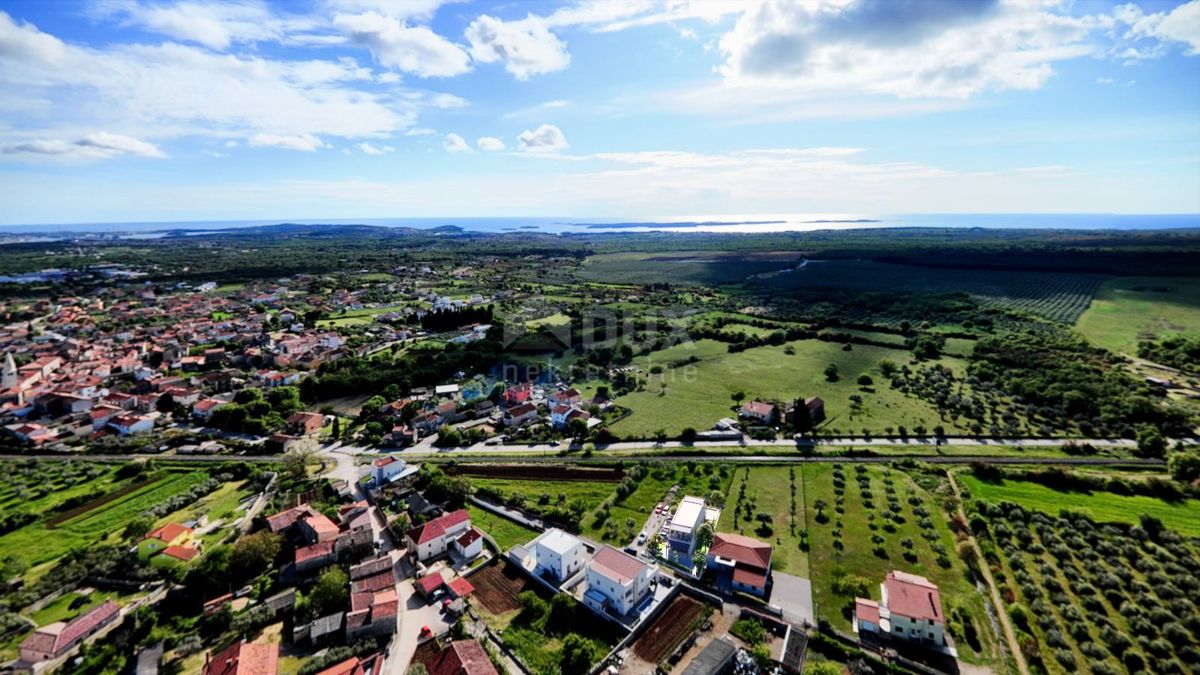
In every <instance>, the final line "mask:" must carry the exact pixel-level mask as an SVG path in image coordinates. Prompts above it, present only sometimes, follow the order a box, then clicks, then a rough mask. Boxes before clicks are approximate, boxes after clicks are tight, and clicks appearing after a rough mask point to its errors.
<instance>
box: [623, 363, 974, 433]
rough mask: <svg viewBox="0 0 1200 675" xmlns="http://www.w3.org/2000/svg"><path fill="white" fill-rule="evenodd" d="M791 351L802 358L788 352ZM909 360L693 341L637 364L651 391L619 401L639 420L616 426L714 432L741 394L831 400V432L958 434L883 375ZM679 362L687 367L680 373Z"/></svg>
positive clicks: (957, 368)
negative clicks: (868, 382) (733, 348)
mask: <svg viewBox="0 0 1200 675" xmlns="http://www.w3.org/2000/svg"><path fill="white" fill-rule="evenodd" d="M788 347H790V348H791V349H792V350H793V351H794V352H795V353H794V354H788V353H787V348H788ZM692 357H695V358H696V359H697V361H696V362H695V363H686V364H684V363H681V362H682V361H684V360H688V359H690V358H692ZM908 357H909V354H908V353H907V352H905V351H900V350H896V349H888V348H886V347H875V346H871V345H854V346H853V349H852V350H851V351H843V350H842V346H841V345H839V344H836V343H832V342H824V341H820V340H800V341H797V342H791V343H788V344H787V345H781V346H765V347H756V348H753V349H747V350H745V351H742V352H736V353H731V352H729V351H728V348H727V347H726V345H725V344H724V343H721V342H717V341H714V340H698V341H696V342H685V343H682V344H678V345H675V346H672V347H670V348H668V349H664V350H661V351H657V352H652V353H650V354H647V355H642V356H638V357H636V358H635V359H634V361H633V363H634V365H635V366H637V367H639V368H641V369H642V373H644V377H645V379H646V387H645V391H636V392H632V393H630V394H626V395H624V396H620V397H617V398H616V403H617V404H618V405H620V406H623V407H626V408H629V409H630V410H632V411H633V414H632V415H630V416H629V417H626V418H625V419H622V420H620V421H618V422H616V423H614V424H613V425H612V427H611V428H612V431H613V433H615V434H617V435H619V436H621V437H623V438H624V437H629V438H637V437H642V438H649V437H652V436H653V435H654V433H655V431H657V430H659V429H663V430H665V431H666V432H667V433H668V434H671V435H676V434H678V433H679V432H680V431H682V430H683V429H684V428H686V427H692V428H694V429H697V430H703V429H710V428H712V426H713V425H714V424H715V423H716V422H717V420H719V419H721V418H722V417H731V416H733V414H734V413H733V410H732V406H733V401H732V399H731V396H732V395H733V394H734V393H735V392H739V391H740V392H743V393H744V394H745V396H746V400H752V399H754V398H762V399H767V400H771V399H774V400H779V401H791V400H793V399H796V398H798V397H801V396H804V397H808V396H820V397H821V398H823V399H824V400H825V411H826V415H827V416H828V419H827V421H826V423H825V426H826V427H832V428H837V429H840V430H842V431H853V432H859V431H861V429H863V428H867V429H870V430H871V431H872V432H873V433H876V434H883V433H885V432H886V430H887V428H888V427H892V428H896V427H900V426H906V427H908V428H909V429H912V428H914V427H916V426H918V425H922V426H925V427H928V428H932V427H933V426H935V425H937V424H942V425H944V426H945V427H946V428H947V429H948V430H952V429H955V428H957V423H954V422H950V421H949V420H947V421H944V422H943V421H941V420H939V419H938V414H937V411H936V410H935V409H934V408H933V407H932V406H931V405H930V404H928V403H926V402H924V401H921V400H919V399H916V398H913V397H909V396H905V395H904V394H902V393H900V392H898V391H895V390H893V389H891V388H890V387H889V386H888V385H887V383H886V379H885V378H884V377H883V375H882V374H881V373H880V372H879V362H880V361H882V360H884V359H888V360H891V361H893V362H896V363H906V362H907V360H908ZM672 363H679V364H680V365H678V366H677V367H672ZM940 363H941V364H943V365H945V366H947V367H949V368H951V369H952V370H953V371H954V372H955V373H956V374H959V375H962V374H964V372H965V365H964V363H963V361H962V360H961V359H956V358H953V357H944V358H942V359H941V360H940ZM656 364H657V365H660V366H662V367H663V372H662V373H660V374H650V373H649V369H650V367H651V366H653V365H656ZM829 364H835V365H837V368H838V373H839V377H838V380H837V381H836V382H830V381H828V380H827V378H826V377H825V375H824V371H825V368H826V367H827V366H828V365H829ZM861 374H869V375H870V376H871V377H872V378H873V379H874V381H875V383H876V384H875V385H874V386H873V387H870V388H863V387H860V386H859V385H858V384H857V383H856V380H857V378H858V376H859V375H861ZM851 396H860V397H862V399H863V401H862V404H861V406H860V407H858V408H857V409H856V408H853V407H852V406H851V405H850V403H851V399H850V397H851ZM961 421H962V422H963V423H964V424H965V422H966V420H961ZM961 430H963V431H965V430H966V427H963V428H962V429H961Z"/></svg>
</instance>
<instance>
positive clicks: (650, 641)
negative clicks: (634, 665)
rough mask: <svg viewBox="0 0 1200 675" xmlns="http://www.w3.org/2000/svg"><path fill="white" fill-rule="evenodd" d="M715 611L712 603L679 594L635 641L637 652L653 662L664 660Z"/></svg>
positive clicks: (647, 660)
mask: <svg viewBox="0 0 1200 675" xmlns="http://www.w3.org/2000/svg"><path fill="white" fill-rule="evenodd" d="M711 613H712V608H711V607H709V606H708V605H705V604H704V603H702V602H698V601H696V600H693V599H692V598H690V597H688V596H686V595H683V594H679V595H676V596H675V598H674V599H673V600H671V604H670V605H669V606H668V607H667V608H666V609H664V610H663V611H662V613H661V614H659V615H658V618H656V619H655V620H654V623H652V624H651V625H650V627H649V628H647V629H646V632H644V633H642V635H641V637H639V638H638V639H637V641H636V642H634V643H633V648H632V649H633V653H634V655H635V656H637V657H638V658H639V659H641V660H642V661H644V662H646V663H648V664H650V665H657V664H659V663H662V662H663V660H664V659H666V658H667V657H668V656H670V655H671V654H672V653H673V652H674V651H675V650H676V649H678V648H679V645H680V644H682V643H683V641H684V640H685V639H687V637H688V636H689V635H691V634H692V631H694V630H696V628H697V627H699V626H700V624H701V623H703V622H704V619H705V618H707V617H708V615H709V614H711Z"/></svg>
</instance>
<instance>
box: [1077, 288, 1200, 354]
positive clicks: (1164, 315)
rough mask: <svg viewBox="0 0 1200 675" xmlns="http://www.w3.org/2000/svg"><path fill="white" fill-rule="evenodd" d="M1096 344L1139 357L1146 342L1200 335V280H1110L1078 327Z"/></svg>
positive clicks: (1080, 320)
mask: <svg viewBox="0 0 1200 675" xmlns="http://www.w3.org/2000/svg"><path fill="white" fill-rule="evenodd" d="M1075 327H1076V328H1078V329H1079V332H1080V333H1083V335H1084V337H1086V338H1087V339H1088V340H1089V341H1091V342H1092V343H1093V344H1095V345H1097V346H1100V347H1104V348H1105V349H1107V350H1109V351H1112V352H1117V353H1121V354H1130V355H1135V354H1137V343H1138V341H1140V340H1159V339H1162V338H1164V337H1169V336H1172V335H1179V334H1181V333H1190V334H1193V335H1195V334H1198V333H1200V279H1187V278H1179V277H1114V278H1111V279H1107V280H1105V282H1104V283H1103V284H1102V285H1101V286H1100V291H1099V293H1097V295H1096V298H1095V299H1094V300H1093V301H1092V306H1091V307H1090V308H1089V309H1088V311H1086V312H1084V314H1083V315H1082V316H1080V317H1079V321H1078V322H1077V323H1076V325H1075Z"/></svg>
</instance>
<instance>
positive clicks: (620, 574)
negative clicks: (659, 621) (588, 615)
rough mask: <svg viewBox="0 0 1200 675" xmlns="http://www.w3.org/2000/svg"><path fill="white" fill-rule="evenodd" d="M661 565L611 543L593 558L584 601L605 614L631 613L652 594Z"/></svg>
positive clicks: (589, 568) (621, 614)
mask: <svg viewBox="0 0 1200 675" xmlns="http://www.w3.org/2000/svg"><path fill="white" fill-rule="evenodd" d="M656 572H657V568H656V566H654V565H648V564H646V563H644V562H642V561H640V560H638V559H637V558H635V557H633V556H631V555H629V554H628V553H623V552H621V551H618V550H617V549H615V548H613V547H611V546H603V547H601V548H600V550H598V551H596V555H595V556H593V557H592V562H591V564H589V565H588V571H587V592H585V593H584V594H583V602H584V604H585V605H587V606H588V607H590V608H592V609H593V610H594V611H596V612H599V613H601V614H612V615H616V616H624V615H626V614H629V612H630V611H631V610H633V608H634V607H637V606H638V604H639V603H641V602H642V600H644V599H645V598H646V596H648V595H649V594H650V591H651V582H652V581H653V580H654V577H655V575H656Z"/></svg>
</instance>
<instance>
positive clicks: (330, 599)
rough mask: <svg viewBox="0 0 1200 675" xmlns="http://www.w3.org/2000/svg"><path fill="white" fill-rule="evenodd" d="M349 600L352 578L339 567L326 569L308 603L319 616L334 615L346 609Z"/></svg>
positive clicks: (314, 587)
mask: <svg viewBox="0 0 1200 675" xmlns="http://www.w3.org/2000/svg"><path fill="white" fill-rule="evenodd" d="M349 600H350V577H349V576H347V575H346V572H345V570H343V569H342V568H341V567H338V566H337V565H334V566H332V567H327V568H325V571H324V572H321V576H320V578H318V579H317V583H316V585H315V586H313V588H312V591H311V592H309V594H308V601H309V602H310V603H311V605H312V607H313V610H314V611H315V612H316V615H317V616H326V615H328V614H332V613H334V612H336V611H338V610H340V609H342V608H343V607H345V605H346V603H347V602H348V601H349Z"/></svg>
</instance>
